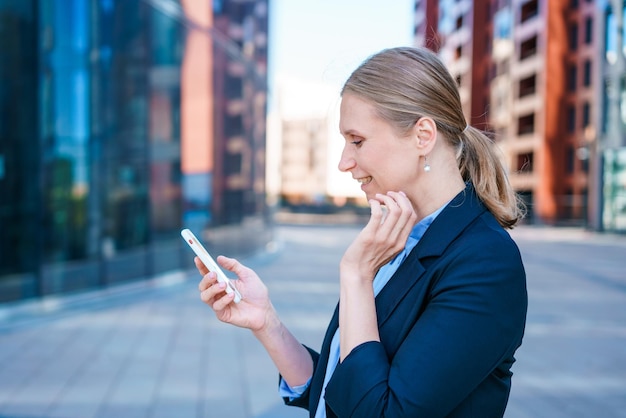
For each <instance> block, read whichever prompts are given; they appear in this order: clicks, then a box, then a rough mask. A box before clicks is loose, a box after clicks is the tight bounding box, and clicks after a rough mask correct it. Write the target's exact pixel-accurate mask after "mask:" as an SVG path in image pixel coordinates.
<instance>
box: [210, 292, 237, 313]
mask: <svg viewBox="0 0 626 418" xmlns="http://www.w3.org/2000/svg"><path fill="white" fill-rule="evenodd" d="M234 299H235V294H234V293H233V292H231V293H224V295H223V296H221V297H218V298H217V299H216V300H215V301H214V302H213V305H212V306H211V307H212V308H213V310H214V311H216V312H219V311H221V310H223V309H225V308H226V307H227V306H228V305H230V304H231V303H232V302H233V300H234Z"/></svg>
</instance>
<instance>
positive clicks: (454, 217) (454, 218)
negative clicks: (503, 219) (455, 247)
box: [376, 183, 486, 327]
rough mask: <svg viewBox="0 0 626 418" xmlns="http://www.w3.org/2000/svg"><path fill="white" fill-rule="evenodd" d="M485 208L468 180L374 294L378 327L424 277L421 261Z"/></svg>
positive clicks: (442, 247) (438, 251) (440, 249)
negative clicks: (381, 287) (385, 282)
mask: <svg viewBox="0 0 626 418" xmlns="http://www.w3.org/2000/svg"><path fill="white" fill-rule="evenodd" d="M485 210H486V208H485V207H484V205H483V204H482V202H481V201H480V199H479V198H478V196H477V195H476V193H475V191H474V187H473V186H472V185H471V183H468V185H467V186H466V187H465V189H464V190H463V191H461V192H460V193H459V194H458V195H456V196H455V197H454V199H452V201H450V203H449V204H448V206H446V208H445V209H444V210H443V211H441V213H440V214H439V215H438V216H437V218H436V219H435V220H434V221H433V223H432V224H431V225H430V227H429V228H428V229H427V230H426V232H425V233H424V236H423V237H422V238H421V239H420V241H419V242H418V243H417V245H416V246H415V248H413V250H412V251H411V252H410V253H409V255H408V256H407V258H406V259H405V260H404V262H403V263H402V264H401V265H400V267H399V268H398V270H396V272H395V273H394V274H393V276H392V277H391V279H390V280H389V282H388V283H387V284H386V285H385V287H384V288H383V289H382V290H381V291H380V293H379V294H378V296H377V297H376V312H377V316H378V326H379V327H380V326H382V325H383V324H384V323H385V321H387V320H388V319H389V317H390V316H391V314H392V313H393V311H394V309H395V308H396V306H397V305H398V304H399V303H400V301H402V299H404V297H406V295H407V293H408V292H409V290H411V288H412V287H413V286H415V284H416V283H417V282H418V281H419V280H420V278H421V277H422V276H423V274H424V272H425V271H426V268H425V267H424V266H423V264H422V262H421V260H423V259H425V258H426V257H433V256H434V257H437V256H440V255H441V254H442V253H443V252H444V250H445V249H446V248H447V247H448V245H450V243H451V242H452V241H454V239H455V238H456V237H457V236H458V235H459V234H460V233H461V232H462V231H463V230H464V229H465V228H466V227H467V225H469V224H470V223H471V222H472V221H473V220H474V219H475V218H476V217H478V216H480V214H481V213H483V212H484V211H485Z"/></svg>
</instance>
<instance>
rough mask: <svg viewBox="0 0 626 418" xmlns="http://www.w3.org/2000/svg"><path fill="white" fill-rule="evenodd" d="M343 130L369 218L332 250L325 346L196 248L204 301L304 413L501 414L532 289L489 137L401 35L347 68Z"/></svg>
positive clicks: (345, 167) (259, 290)
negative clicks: (211, 266) (227, 282)
mask: <svg viewBox="0 0 626 418" xmlns="http://www.w3.org/2000/svg"><path fill="white" fill-rule="evenodd" d="M340 131H341V134H342V135H343V136H344V138H345V145H344V150H343V153H342V155H341V160H340V162H339V169H340V170H342V171H345V172H349V173H351V175H352V177H353V178H354V179H355V180H357V181H358V182H359V183H361V189H362V190H363V192H364V193H365V195H366V196H367V198H368V200H369V203H370V205H371V218H370V220H369V222H368V223H367V225H366V226H365V227H364V228H363V230H362V231H361V232H360V234H359V235H358V236H357V237H356V239H355V240H354V242H352V244H351V245H350V246H349V248H348V249H347V250H346V252H345V254H344V255H343V257H342V259H341V262H340V295H339V300H340V303H339V304H338V308H337V310H336V312H335V315H334V316H333V318H332V320H331V323H330V325H329V328H328V331H327V333H326V337H325V339H324V342H323V344H322V349H321V351H320V353H319V354H318V353H316V352H315V351H314V350H311V349H309V348H307V347H304V346H303V345H301V344H300V343H299V342H298V341H297V340H296V339H295V337H294V336H293V335H292V334H291V333H290V332H289V331H288V330H287V329H286V328H285V327H284V325H283V324H282V323H281V321H280V319H279V318H278V316H277V314H276V312H275V310H274V309H273V307H272V304H271V302H270V300H269V297H268V294H267V290H266V288H265V286H264V285H263V284H262V282H261V280H260V279H259V278H258V276H257V275H256V274H255V273H254V272H253V271H252V270H250V269H249V268H246V267H244V266H243V265H241V264H240V263H239V262H238V261H236V260H234V259H231V258H226V257H218V262H219V263H220V264H221V265H222V266H223V267H224V268H226V269H228V270H230V271H232V272H234V273H235V274H237V276H238V277H239V279H240V280H237V281H236V283H237V287H238V289H239V290H240V292H241V293H242V294H243V297H244V299H243V301H242V302H240V303H239V304H233V303H232V297H231V296H229V295H226V294H225V293H224V287H223V286H221V285H219V284H218V283H217V282H216V278H215V275H214V274H213V273H208V274H207V270H206V268H205V267H204V266H203V265H202V263H201V262H199V261H198V260H196V265H197V267H198V269H199V271H200V272H201V273H202V274H203V275H204V277H203V278H202V280H201V282H200V285H199V287H200V291H201V298H202V300H203V301H204V302H205V303H207V304H208V305H209V306H211V307H212V308H213V309H214V311H215V313H216V315H217V317H218V318H219V319H220V320H222V321H224V322H228V323H231V324H234V325H238V326H241V327H245V328H249V329H250V330H252V332H253V333H254V335H255V336H256V337H257V338H258V339H259V341H260V342H261V343H262V344H263V346H264V347H265V349H266V350H267V351H268V353H269V355H270V356H271V358H272V360H273V361H274V363H275V364H276V366H277V368H278V370H279V372H280V376H281V383H280V391H281V393H282V395H283V396H284V398H285V402H286V403H288V404H290V405H296V406H301V407H304V408H307V409H308V410H309V411H310V416H311V417H429V418H432V417H480V418H488V417H502V416H503V414H504V410H505V408H506V404H507V400H508V395H509V391H510V386H511V371H510V369H511V366H512V364H513V362H514V353H515V351H516V349H517V348H518V347H519V346H520V344H521V341H522V335H523V332H524V325H525V319H526V308H527V294H526V278H525V272H524V267H523V265H522V260H521V258H520V254H519V251H518V248H517V246H516V245H515V243H514V242H513V241H512V240H511V238H510V236H509V234H508V233H507V232H506V231H505V228H512V227H513V226H514V225H515V224H516V223H517V222H518V220H519V219H520V218H521V216H522V213H521V212H520V206H519V204H518V202H517V199H516V195H515V193H514V191H513V190H512V189H511V186H510V185H509V183H508V180H507V176H506V172H505V170H504V168H503V166H502V164H501V163H500V161H499V159H498V156H497V154H496V153H495V152H494V150H493V149H492V148H493V147H492V143H491V141H490V140H489V139H488V138H487V137H485V136H484V135H483V134H482V133H481V132H480V131H478V130H476V129H474V128H472V127H470V126H468V125H467V123H466V122H465V117H464V115H463V112H462V108H461V103H460V99H459V93H458V90H457V86H456V84H455V82H454V80H453V79H452V77H451V76H450V74H449V73H448V72H447V70H446V69H445V67H444V66H443V65H442V63H441V62H440V61H439V59H438V58H437V57H436V55H434V54H433V53H431V52H429V51H427V50H423V49H418V48H408V47H403V48H394V49H388V50H384V51H382V52H380V53H378V54H376V55H374V56H372V57H371V58H369V59H368V60H366V61H365V62H364V63H363V64H362V65H361V66H360V67H359V68H357V69H356V70H355V71H354V73H353V74H352V75H351V76H350V78H349V79H348V81H347V82H346V84H345V86H344V87H343V90H342V103H341V109H340ZM383 207H384V208H386V210H385V211H383ZM384 212H386V216H383V213H384Z"/></svg>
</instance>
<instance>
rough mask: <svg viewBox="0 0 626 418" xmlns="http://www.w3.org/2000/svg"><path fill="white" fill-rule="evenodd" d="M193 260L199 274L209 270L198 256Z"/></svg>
mask: <svg viewBox="0 0 626 418" xmlns="http://www.w3.org/2000/svg"><path fill="white" fill-rule="evenodd" d="M193 262H194V264H195V265H196V268H197V269H198V271H199V272H200V274H202V275H203V276H204V275H205V274H207V273H208V272H209V269H208V268H207V267H206V266H205V265H204V263H203V262H202V260H200V257H197V256H196V257H194V258H193Z"/></svg>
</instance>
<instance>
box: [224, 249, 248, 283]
mask: <svg viewBox="0 0 626 418" xmlns="http://www.w3.org/2000/svg"><path fill="white" fill-rule="evenodd" d="M217 262H218V264H219V265H220V266H222V267H224V268H225V269H226V270H228V271H232V272H233V273H235V274H236V275H237V277H240V278H241V276H242V275H243V274H244V272H245V271H246V270H248V268H247V267H246V266H244V265H243V264H241V263H240V262H239V261H238V260H237V259H236V258H230V257H226V256H223V255H220V256H218V257H217Z"/></svg>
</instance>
